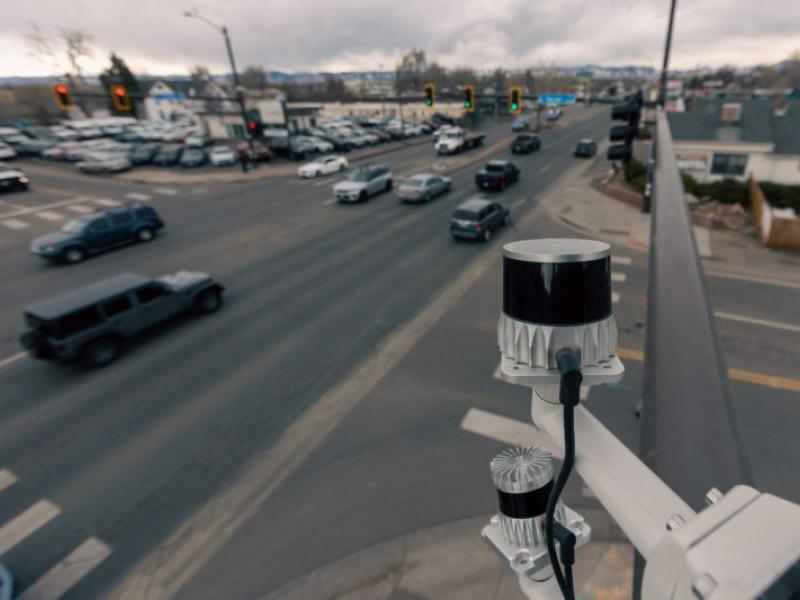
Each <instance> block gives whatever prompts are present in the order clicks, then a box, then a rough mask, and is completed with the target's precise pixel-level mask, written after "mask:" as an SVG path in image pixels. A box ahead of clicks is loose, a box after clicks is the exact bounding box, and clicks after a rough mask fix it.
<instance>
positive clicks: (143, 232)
mask: <svg viewBox="0 0 800 600" xmlns="http://www.w3.org/2000/svg"><path fill="white" fill-rule="evenodd" d="M154 237H156V233H155V231H153V230H152V229H150V228H149V227H142V228H141V229H140V230H139V231H137V232H136V239H137V240H138V241H140V242H150V241H152V240H153V238H154Z"/></svg>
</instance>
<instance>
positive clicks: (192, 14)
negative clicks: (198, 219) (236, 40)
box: [183, 8, 255, 156]
mask: <svg viewBox="0 0 800 600" xmlns="http://www.w3.org/2000/svg"><path fill="white" fill-rule="evenodd" d="M183 16H184V17H187V18H189V19H199V20H200V21H202V22H203V23H205V24H206V25H208V26H209V27H211V28H212V29H214V30H215V31H217V32H219V33H221V34H222V36H223V37H224V38H225V48H226V49H227V50H228V60H229V61H230V63H231V71H232V72H233V86H234V89H235V90H236V99H237V101H238V102H239V110H240V111H241V113H242V127H243V128H244V136H245V139H246V140H247V142H248V144H249V145H250V154H251V156H255V151H254V149H253V137H252V136H251V135H249V134H248V133H247V112H246V111H245V108H244V94H243V93H242V90H243V88H242V86H241V85H239V73H237V71H236V61H235V60H234V58H233V47H232V46H231V38H230V36H229V35H228V28H227V27H225V26H224V25H222V26H220V25H217V24H216V23H214V22H213V21H210V20H209V19H207V18H206V17H204V16H203V15H201V14H200V12H199V11H198V10H197V9H196V8H192V9H191V10H186V11H184V12H183Z"/></svg>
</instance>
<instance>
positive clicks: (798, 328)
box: [714, 310, 800, 333]
mask: <svg viewBox="0 0 800 600" xmlns="http://www.w3.org/2000/svg"><path fill="white" fill-rule="evenodd" d="M714 316H715V317H717V318H718V319H726V320H728V321H738V322H739V323H749V324H750V325H760V326H761V327H770V328H771V329H782V330H783V331H791V332H792V333H800V325H792V324H791V323H780V322H778V321H769V320H767V319H759V318H756V317H746V316H744V315H736V314H733V313H729V312H723V311H721V310H715V311H714Z"/></svg>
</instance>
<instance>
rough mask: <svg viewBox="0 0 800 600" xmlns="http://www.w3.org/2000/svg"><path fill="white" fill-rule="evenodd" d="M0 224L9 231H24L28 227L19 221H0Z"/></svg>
mask: <svg viewBox="0 0 800 600" xmlns="http://www.w3.org/2000/svg"><path fill="white" fill-rule="evenodd" d="M0 223H2V224H3V225H5V226H6V227H8V228H9V229H25V228H26V227H28V224H27V223H26V222H25V221H20V220H19V219H6V220H5V221H0Z"/></svg>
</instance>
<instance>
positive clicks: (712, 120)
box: [667, 99, 800, 154]
mask: <svg viewBox="0 0 800 600" xmlns="http://www.w3.org/2000/svg"><path fill="white" fill-rule="evenodd" d="M726 102H730V101H729V100H697V101H695V102H694V103H693V104H692V106H691V108H690V109H689V110H687V111H686V112H683V113H678V112H670V113H667V119H668V120H669V125H670V130H671V131H672V138H673V139H674V140H676V141H681V140H683V141H698V142H721V143H726V144H736V143H742V144H772V145H773V152H774V153H776V154H800V101H796V100H788V109H787V111H786V114H784V115H782V116H778V115H776V114H775V100H767V99H758V100H743V101H741V102H739V104H741V105H742V113H741V118H740V119H739V122H738V123H736V124H730V123H724V122H723V121H722V120H721V119H720V113H721V109H722V105H723V104H725V103H726Z"/></svg>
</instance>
